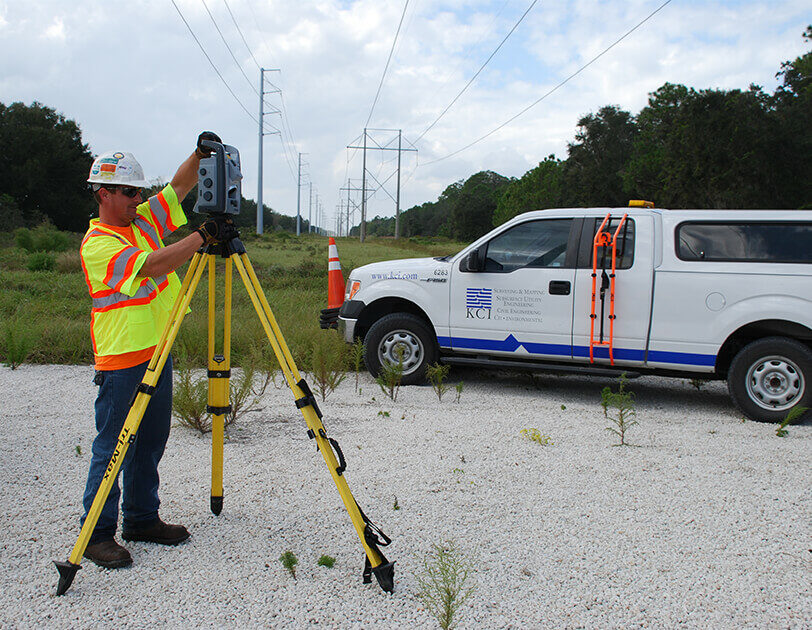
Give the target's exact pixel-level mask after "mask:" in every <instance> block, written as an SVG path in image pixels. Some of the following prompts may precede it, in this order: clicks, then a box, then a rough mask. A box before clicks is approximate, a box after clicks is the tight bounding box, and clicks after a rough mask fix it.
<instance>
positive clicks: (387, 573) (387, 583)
mask: <svg viewBox="0 0 812 630" xmlns="http://www.w3.org/2000/svg"><path fill="white" fill-rule="evenodd" d="M372 573H373V574H374V575H375V578H376V579H377V580H378V584H380V586H381V588H382V589H383V590H384V591H385V592H387V593H391V592H392V591H393V590H395V563H394V562H385V563H383V564H379V565H378V566H377V567H374V568H373V569H372Z"/></svg>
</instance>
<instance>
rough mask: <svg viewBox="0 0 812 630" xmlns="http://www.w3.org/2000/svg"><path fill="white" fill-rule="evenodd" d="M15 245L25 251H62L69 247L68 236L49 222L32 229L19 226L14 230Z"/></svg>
mask: <svg viewBox="0 0 812 630" xmlns="http://www.w3.org/2000/svg"><path fill="white" fill-rule="evenodd" d="M14 240H15V241H16V242H17V247H21V248H22V249H24V250H26V251H27V252H64V251H65V250H66V249H68V248H69V247H70V237H69V236H68V235H67V234H65V233H64V232H60V231H59V230H57V229H56V228H55V227H54V226H53V225H51V224H49V223H42V224H40V225H38V226H37V227H35V228H34V229H33V230H29V229H28V228H19V229H17V230H15V231H14Z"/></svg>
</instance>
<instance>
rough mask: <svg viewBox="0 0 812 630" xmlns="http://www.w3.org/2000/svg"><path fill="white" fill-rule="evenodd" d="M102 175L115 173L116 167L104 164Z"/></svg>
mask: <svg viewBox="0 0 812 630" xmlns="http://www.w3.org/2000/svg"><path fill="white" fill-rule="evenodd" d="M101 170H102V173H115V172H116V165H115V164H102V165H101Z"/></svg>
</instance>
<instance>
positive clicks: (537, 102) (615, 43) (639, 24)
mask: <svg viewBox="0 0 812 630" xmlns="http://www.w3.org/2000/svg"><path fill="white" fill-rule="evenodd" d="M670 3H671V0H666V1H665V2H663V3H662V4H661V5H660V6H659V7H657V8H656V9H654V11H652V12H651V13H649V14H648V15H647V16H646V17H645V18H643V19H642V20H641V21H640V22H638V23H637V24H636V25H635V26H634V27H632V28H631V29H629V30H628V31H626V33H624V34H623V35H622V36H621V37H620V38H618V39H617V40H615V41H614V42H613V43H612V44H610V45H609V46H608V47H606V48H605V49H604V50H603V51H602V52H601V53H599V54H598V55H596V56H595V57H593V58H592V59H590V60H589V61H588V62H587V63H585V64H584V65H583V66H581V67H580V68H578V70H576V71H575V72H573V73H572V74H571V75H569V76H568V77H567V78H566V79H564V80H563V81H561V82H560V83H559V84H558V85H556V86H555V87H554V88H552V89H551V90H550V91H549V92H547V93H546V94H544V95H543V96H542V97H541V98H539V99H538V100H536V101H534V102H533V103H531V104H530V105H528V106H527V107H525V108H524V109H523V110H521V111H520V112H519V113H518V114H516V115H515V116H512V117H511V118H508V119H507V120H506V121H505V122H503V123H502V124H501V125H499V126H498V127H496V128H494V129H492V130H491V131H489V132H488V133H486V134H485V135H484V136H482V137H480V138H477V139H476V140H474V141H473V142H471V143H470V144H467V145H465V146H464V147H462V148H461V149H457V150H456V151H454V152H453V153H449V154H448V155H445V156H443V157H441V158H437V159H436V160H431V161H430V162H424V163H423V164H422V165H421V166H428V165H429V164H436V163H437V162H442V161H443V160H447V159H448V158H450V157H453V156H455V155H457V154H458V153H462V152H463V151H465V150H467V149H470V148H471V147H472V146H474V145H475V144H478V143H480V142H482V141H483V140H484V139H485V138H487V137H489V136H491V135H493V134H495V133H496V132H497V131H499V130H500V129H502V128H503V127H506V126H507V125H509V124H510V123H512V122H513V121H514V120H516V119H517V118H518V117H519V116H521V115H522V114H524V113H526V112H527V111H529V110H531V109H532V108H533V107H535V106H536V105H538V104H539V103H541V101H543V100H544V99H546V98H547V97H548V96H550V94H552V93H553V92H555V91H556V90H558V88H560V87H561V86H563V85H564V84H565V83H567V82H569V81H570V80H571V79H573V78H575V77H576V76H578V75H579V74H581V72H583V71H584V70H586V69H587V68H588V67H589V66H591V65H592V64H593V63H595V62H596V61H597V60H598V59H600V58H601V57H603V56H604V55H605V54H606V53H608V52H609V51H610V50H611V49H612V48H614V47H615V46H617V45H618V44H619V43H620V42H622V41H623V40H624V39H626V38H627V37H628V36H629V35H631V34H632V33H634V31H636V30H637V29H638V28H640V27H641V26H643V24H645V23H646V22H648V21H649V20H650V19H651V18H653V17H654V16H655V15H656V14H657V13H659V12H660V11H661V10H662V9H664V8H665V6H666V5H668V4H670Z"/></svg>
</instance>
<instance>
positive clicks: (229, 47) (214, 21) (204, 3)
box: [173, 0, 259, 96]
mask: <svg viewBox="0 0 812 630" xmlns="http://www.w3.org/2000/svg"><path fill="white" fill-rule="evenodd" d="M200 1H201V2H202V3H203V6H204V7H206V13H208V14H209V18H211V23H212V24H214V28H216V29H217V33H218V34H219V35H220V39H222V40H223V44H225V46H226V48H227V49H228V54H230V55H231V58H232V59H233V60H234V63H235V64H237V67H238V68H239V69H240V72H241V73H242V76H243V77H245V80H246V81H247V82H248V85H250V86H251V89H252V90H254V94H256V95H257V96H259V92H258V91H257V88H255V87H254V84H253V83H251V79H249V78H248V75H247V74H245V70H243V69H242V66H241V65H240V62H239V61H237V57H236V56H235V55H234V51H233V50H231V46H229V45H228V42H227V41H226V38H225V36H224V35H223V31H221V30H220V27H219V26H218V25H217V20H215V19H214V16H213V15H212V14H211V11H209V5H207V4H206V0H200ZM173 2H174V0H173ZM229 12H230V11H229ZM235 23H236V22H235Z"/></svg>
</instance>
